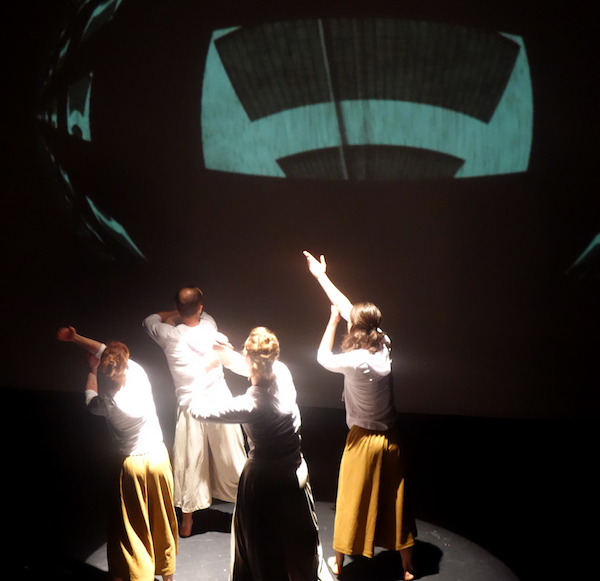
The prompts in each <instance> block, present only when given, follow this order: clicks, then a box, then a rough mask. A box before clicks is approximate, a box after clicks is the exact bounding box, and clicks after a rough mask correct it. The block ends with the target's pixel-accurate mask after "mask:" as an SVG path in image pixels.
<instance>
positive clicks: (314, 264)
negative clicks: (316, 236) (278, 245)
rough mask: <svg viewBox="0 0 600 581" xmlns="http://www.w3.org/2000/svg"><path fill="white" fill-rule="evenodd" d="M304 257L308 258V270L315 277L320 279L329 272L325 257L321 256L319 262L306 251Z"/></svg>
mask: <svg viewBox="0 0 600 581" xmlns="http://www.w3.org/2000/svg"><path fill="white" fill-rule="evenodd" d="M303 254H304V256H306V262H307V263H308V270H310V273H311V274H312V275H313V276H314V277H315V278H319V277H320V276H323V275H324V274H325V273H326V272H327V263H326V262H325V256H323V255H322V254H321V258H320V260H317V259H316V258H315V257H314V256H313V255H312V254H311V253H310V252H308V251H307V250H304V252H303Z"/></svg>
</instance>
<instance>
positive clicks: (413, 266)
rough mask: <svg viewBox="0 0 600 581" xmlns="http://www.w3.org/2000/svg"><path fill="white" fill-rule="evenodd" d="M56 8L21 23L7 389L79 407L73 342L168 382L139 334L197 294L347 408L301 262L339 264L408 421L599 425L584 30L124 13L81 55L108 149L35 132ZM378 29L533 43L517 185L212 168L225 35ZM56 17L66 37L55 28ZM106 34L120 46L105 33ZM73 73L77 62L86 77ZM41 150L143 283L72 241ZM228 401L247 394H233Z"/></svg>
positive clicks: (448, 15)
mask: <svg viewBox="0 0 600 581" xmlns="http://www.w3.org/2000/svg"><path fill="white" fill-rule="evenodd" d="M64 6H65V4H63V3H62V2H58V1H50V2H33V1H30V2H22V3H19V4H18V5H17V6H15V7H13V8H12V9H11V10H12V13H11V14H12V16H11V17H10V18H7V19H5V20H6V22H5V24H6V25H8V28H9V32H8V34H9V38H11V39H12V45H11V47H10V48H9V50H8V51H7V52H5V61H6V68H5V71H6V82H5V87H6V89H5V93H6V96H7V97H8V105H7V106H6V109H5V110H6V112H7V113H8V132H5V136H6V137H8V139H7V145H8V147H7V148H5V154H4V155H5V160H6V161H7V168H8V171H7V172H6V174H5V188H4V193H3V195H2V199H3V202H4V204H3V206H4V210H3V215H4V219H5V223H6V225H5V228H4V229H3V238H4V240H3V256H4V261H5V265H4V267H3V272H4V274H5V278H4V280H5V283H4V290H5V293H4V308H5V329H6V333H5V337H4V338H3V343H4V354H5V361H6V364H5V366H4V369H3V373H2V384H3V385H5V386H6V387H13V388H33V389H50V390H64V391H76V390H78V389H79V388H80V385H81V381H82V379H81V378H82V373H83V363H82V362H81V361H80V358H79V357H78V354H76V353H75V352H74V351H75V350H74V349H69V347H68V346H65V345H61V344H58V343H57V342H56V341H55V340H54V334H55V330H56V328H57V327H58V326H61V325H64V324H72V325H74V326H75V327H76V328H77V329H78V330H80V331H81V332H82V333H84V334H88V335H91V336H94V337H97V338H99V339H102V340H108V339H111V338H120V339H122V340H124V341H126V342H127V343H128V344H130V346H131V348H132V352H133V354H134V357H135V358H137V359H138V360H139V361H141V362H142V363H143V364H144V365H145V366H146V367H147V369H148V370H149V372H150V373H151V375H152V378H153V380H154V382H155V385H161V386H162V385H169V377H168V373H167V372H166V368H165V365H164V361H163V359H162V356H161V354H160V351H159V350H158V348H157V347H156V346H155V345H153V344H152V343H151V341H150V340H149V339H147V338H146V337H145V335H144V333H143V331H142V329H141V327H140V323H141V321H142V319H143V318H144V317H145V316H146V315H147V314H149V313H151V312H153V311H156V310H161V309H168V308H170V307H171V301H172V296H173V293H174V291H175V290H176V289H177V288H178V287H179V286H180V285H183V284H187V283H189V282H193V283H195V284H198V285H200V286H201V287H202V288H203V289H204V291H205V294H206V310H207V312H209V313H211V314H212V315H213V316H214V317H215V318H216V319H217V322H218V323H219V326H220V328H221V330H222V331H223V332H225V333H226V334H228V335H229V336H230V338H231V340H232V341H233V343H234V344H235V345H236V346H238V347H239V346H240V345H241V344H242V342H243V340H244V338H245V336H246V334H247V332H248V330H249V329H250V328H251V327H252V326H255V325H267V326H269V327H271V328H272V329H273V330H274V331H275V332H276V333H277V334H278V335H279V337H280V339H281V343H282V359H283V360H284V361H286V362H287V363H288V364H289V365H290V367H291V369H292V371H293V373H294V377H295V379H296V382H297V385H298V391H299V400H300V403H301V404H303V405H309V406H314V407H341V402H340V387H341V381H340V378H339V377H336V376H334V375H332V374H328V373H326V372H324V371H323V370H321V369H320V368H319V367H318V365H317V364H316V362H315V352H316V347H317V345H318V341H319V338H320V334H321V332H322V329H323V327H324V325H325V323H326V319H327V314H328V305H327V301H326V299H325V298H324V296H322V294H321V292H320V289H319V288H318V285H317V284H316V282H315V281H314V280H313V279H312V277H310V275H309V274H308V272H307V270H306V267H305V264H304V258H303V257H302V255H301V251H302V250H303V249H305V248H307V249H309V250H311V251H313V252H314V253H316V254H319V253H324V254H325V255H326V256H327V258H328V261H329V264H330V274H331V277H332V278H333V280H334V281H335V282H337V283H338V284H339V286H340V287H341V288H342V289H343V290H344V291H345V292H346V293H347V294H348V295H349V297H350V298H351V299H352V300H353V301H360V300H372V301H373V302H375V303H376V304H378V305H379V306H380V307H381V309H382V311H383V313H384V326H385V329H386V330H387V331H388V333H389V334H390V335H391V336H392V338H393V341H394V363H395V376H396V389H397V398H398V407H399V408H400V409H401V410H402V411H405V412H418V413H434V414H459V415H474V416H499V417H540V416H542V417H565V416H567V417H573V416H579V415H586V414H588V413H589V411H590V409H591V406H592V404H593V402H594V399H593V397H592V392H593V390H592V387H593V386H594V383H595V381H596V379H597V372H596V369H595V353H596V348H597V339H596V337H597V333H596V328H597V324H598V314H599V311H598V306H597V304H598V300H597V299H598V292H597V291H598V289H597V286H596V283H595V281H594V280H592V279H591V278H590V277H588V278H577V277H569V276H565V273H566V271H567V270H568V268H569V267H570V265H571V264H572V263H573V262H574V261H575V259H576V258H577V257H578V256H579V255H580V254H581V253H582V252H583V250H584V249H585V248H586V246H587V245H588V244H589V243H590V242H591V240H592V239H593V237H594V236H595V235H596V233H597V232H598V230H600V228H599V220H598V199H597V195H596V192H595V179H594V178H595V166H596V159H595V158H596V155H597V146H596V134H595V130H596V124H597V122H596V117H597V116H596V115H595V114H594V113H595V108H596V103H597V89H595V83H593V63H594V60H593V58H594V57H593V56H592V55H593V54H594V51H593V50H592V49H593V48H594V46H595V44H597V41H596V38H595V36H594V34H593V29H592V24H591V23H590V22H589V18H588V17H587V15H586V13H585V12H583V11H580V10H579V9H578V8H576V7H562V8H558V7H550V6H548V5H546V6H543V7H542V6H541V5H538V4H537V3H530V2H526V3H522V2H519V3H517V2H514V3H505V2H502V3H486V5H485V7H484V6H482V5H480V4H479V3H475V2H473V3H470V2H469V3H461V6H460V7H453V6H449V5H448V4H447V3H443V4H438V3H436V2H419V3H411V2H407V3H402V4H398V3H385V2H374V3H369V7H368V9H367V8H365V7H364V6H362V4H361V3H344V6H343V7H342V6H341V5H334V4H331V3H314V4H311V3H308V4H304V5H303V7H302V9H299V8H297V9H291V8H288V7H284V6H283V5H279V4H278V3H275V2H270V3H269V2H266V3H265V2H260V3H258V2H256V3H255V2H251V3H247V2H240V3H236V2H226V3H218V5H212V6H210V7H207V6H206V5H205V3H198V2H170V3H169V5H168V6H169V7H168V8H167V6H166V4H165V3H162V2H143V3H140V2H136V1H135V0H129V1H128V0H125V2H123V4H122V6H121V8H120V9H119V12H118V13H117V16H116V17H115V19H114V21H113V22H112V23H111V24H110V25H109V27H107V31H108V32H106V34H105V35H104V36H102V34H103V33H100V34H98V35H97V38H96V40H94V41H93V42H90V43H89V45H88V46H87V47H82V49H81V50H80V51H79V56H78V58H79V59H80V60H79V62H80V66H81V71H82V72H84V71H85V69H86V67H88V66H89V67H90V68H91V69H92V70H93V71H94V81H93V89H92V104H91V131H92V142H91V143H82V142H81V141H79V140H77V139H75V138H69V136H65V135H61V134H60V132H56V131H49V130H48V129H47V128H44V127H43V124H40V123H39V122H38V121H37V120H36V119H35V118H34V116H33V115H34V113H35V112H36V110H37V109H36V107H37V106H39V105H40V101H39V92H38V89H39V79H40V78H41V76H42V74H43V72H44V70H45V66H46V64H47V57H48V55H49V54H50V52H51V50H52V49H54V48H55V46H56V35H57V33H58V32H59V31H60V29H61V23H64V12H63V10H64ZM340 15H342V16H355V15H357V16H360V15H379V16H390V17H396V18H406V19H418V20H425V21H441V22H449V23H458V24H465V25H468V26H474V27H478V28H483V29H490V30H495V31H502V32H507V33H511V34H516V35H519V36H522V37H523V39H524V41H525V46H526V50H527V56H528V59H529V66H530V69H531V76H532V83H533V98H534V131H533V146H532V152H531V159H530V166H529V170H528V171H527V172H525V173H520V174H513V175H505V176H490V177H482V178H467V179H454V180H440V181H427V182H362V183H361V182H355V183H344V182H330V181H309V180H291V179H276V178H260V177H251V176H244V175H234V174H225V173H220V172H211V171H207V170H205V169H204V167H203V162H202V148H201V135H200V126H199V116H200V94H201V83H202V76H203V65H204V57H205V54H206V49H207V46H208V40H209V34H210V32H211V31H212V30H213V29H215V28H220V27H224V26H230V25H237V24H242V23H252V22H259V23H260V22H265V21H270V20H278V19H293V18H307V17H317V16H323V17H326V16H340ZM61 18H63V20H61ZM111 27H112V28H111ZM76 62H77V59H76ZM40 133H41V134H42V135H43V136H44V139H45V140H46V142H47V143H51V144H52V147H53V150H54V151H55V153H56V154H57V157H58V158H59V159H60V161H61V163H62V164H63V167H64V168H65V169H66V170H67V171H68V172H69V175H70V177H71V179H72V180H73V183H74V185H75V189H76V190H78V191H79V192H80V194H81V195H87V196H90V197H91V198H92V199H93V200H94V201H95V203H97V204H98V205H100V206H101V207H102V209H103V210H104V211H106V212H107V213H108V214H110V215H111V216H112V217H113V218H115V219H116V220H118V221H119V223H121V224H122V225H124V226H125V228H126V229H127V232H128V233H129V234H130V236H131V237H132V239H133V240H134V241H135V243H136V244H137V245H138V247H139V248H140V249H141V250H142V252H143V253H144V255H145V256H146V257H147V259H148V260H147V262H143V263H136V262H135V261H128V260H127V259H122V260H110V259H105V258H102V257H101V256H100V255H99V254H98V252H97V251H98V248H97V247H94V246H93V245H92V244H90V242H89V240H87V241H86V240H85V239H81V238H80V237H79V236H78V235H77V234H76V232H75V227H76V225H77V224H76V220H75V219H74V217H73V214H72V213H69V212H68V211H66V209H65V204H64V196H63V194H62V193H61V191H60V190H59V189H58V188H57V186H56V182H55V181H54V180H53V179H52V176H51V174H50V172H49V171H48V167H47V165H46V162H45V159H44V155H43V150H42V148H41V145H40V144H41V142H40V140H39V135H40ZM233 385H234V389H242V388H243V385H242V384H240V385H238V384H236V383H235V382H234V383H233Z"/></svg>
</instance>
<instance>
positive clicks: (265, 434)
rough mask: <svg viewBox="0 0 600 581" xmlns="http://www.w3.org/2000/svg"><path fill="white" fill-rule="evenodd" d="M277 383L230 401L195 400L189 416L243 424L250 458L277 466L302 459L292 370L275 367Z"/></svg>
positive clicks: (202, 398) (256, 388)
mask: <svg viewBox="0 0 600 581" xmlns="http://www.w3.org/2000/svg"><path fill="white" fill-rule="evenodd" d="M273 373H274V375H275V380H274V381H273V383H272V384H271V386H270V387H269V388H268V389H265V388H261V387H256V386H251V387H249V388H248V390H247V391H246V393H245V394H244V395H240V396H238V397H234V398H230V399H220V400H218V399H213V398H209V397H197V398H194V399H193V401H192V403H191V404H190V406H189V411H190V413H191V414H192V415H193V416H194V417H196V418H198V419H199V420H202V421H212V422H223V423H234V424H238V423H241V424H244V430H245V431H246V433H247V434H248V440H249V444H250V457H254V458H263V459H267V460H269V461H277V462H283V463H285V462H292V463H294V462H296V463H297V462H298V461H299V458H300V438H299V435H298V430H299V428H300V423H301V420H300V410H299V409H298V405H297V403H296V388H295V386H294V381H293V379H292V374H291V373H290V371H289V369H288V368H287V367H286V366H285V365H284V364H283V363H281V362H280V361H275V362H274V364H273Z"/></svg>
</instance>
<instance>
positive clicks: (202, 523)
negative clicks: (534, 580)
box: [86, 502, 517, 581]
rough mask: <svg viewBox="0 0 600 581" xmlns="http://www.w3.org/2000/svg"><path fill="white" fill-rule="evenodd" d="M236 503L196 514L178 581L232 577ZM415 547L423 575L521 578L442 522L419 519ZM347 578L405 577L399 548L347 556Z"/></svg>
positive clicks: (328, 540)
mask: <svg viewBox="0 0 600 581" xmlns="http://www.w3.org/2000/svg"><path fill="white" fill-rule="evenodd" d="M316 508H317V516H318V519H319V529H320V535H321V543H322V546H323V554H324V557H325V559H327V558H328V557H331V556H333V550H332V549H331V544H332V540H333V518H334V505H333V503H329V502H317V503H316ZM232 511H233V505H232V504H230V503H220V504H216V505H214V506H213V507H212V508H210V509H208V510H205V511H202V512H198V513H196V515H195V523H194V531H193V534H192V536H191V537H189V538H187V539H180V540H179V553H178V555H177V571H176V574H175V581H197V580H198V581H200V580H202V581H228V579H229V569H230V565H229V558H230V547H229V545H230V539H231V535H230V534H229V532H226V531H227V530H229V527H230V525H231V514H232ZM417 528H418V539H417V543H416V546H415V549H414V560H415V572H416V573H417V575H418V577H419V578H422V579H435V580H436V581H469V580H473V581H481V580H484V579H487V580H490V581H517V577H516V575H515V574H514V573H513V572H512V571H511V570H510V569H509V568H508V567H507V566H506V565H505V564H504V563H502V562H501V561H500V560H499V559H498V558H496V557H494V556H493V555H492V554H491V553H489V552H488V551H486V550H485V549H482V548H481V547H479V546H478V545H476V544H475V543H473V542H471V541H469V540H467V539H465V538H463V537H461V536H460V535H457V534H456V533H453V532H451V531H448V530H446V529H443V528H441V527H438V526H435V525H432V524H430V523H426V522H423V521H417ZM86 563H87V564H88V565H90V566H92V567H94V568H95V569H98V570H100V571H107V570H108V566H107V561H106V545H104V544H103V545H102V546H101V547H98V549H97V550H96V551H94V552H93V553H92V554H91V555H90V556H89V557H88V558H87V559H86ZM339 578H340V580H341V581H392V580H396V579H398V580H400V579H403V571H402V565H401V562H400V559H399V557H398V555H397V554H395V553H391V552H389V551H383V550H378V551H377V552H376V554H375V556H374V558H373V559H365V558H361V557H355V558H351V559H350V558H349V559H347V560H346V563H345V567H344V570H343V573H342V575H340V577H339Z"/></svg>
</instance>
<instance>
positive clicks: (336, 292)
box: [303, 250, 352, 320]
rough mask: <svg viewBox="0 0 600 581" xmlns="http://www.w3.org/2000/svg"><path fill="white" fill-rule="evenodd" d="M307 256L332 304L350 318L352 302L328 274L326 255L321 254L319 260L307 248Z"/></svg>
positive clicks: (305, 254)
mask: <svg viewBox="0 0 600 581" xmlns="http://www.w3.org/2000/svg"><path fill="white" fill-rule="evenodd" d="M303 254H304V256H306V262H307V263H308V269H309V270H310V273H311V274H312V275H313V276H314V277H315V278H316V279H317V282H318V283H319V284H320V285H321V288H322V289H323V290H324V291H325V294H326V295H327V296H328V297H329V300H330V301H331V304H332V305H335V306H336V307H337V310H338V311H339V314H341V315H342V317H344V319H346V320H348V317H349V315H350V311H351V309H352V303H351V302H350V300H349V299H348V297H347V296H346V295H345V294H344V293H343V292H342V291H340V289H338V288H337V287H336V286H335V285H334V284H333V283H332V282H331V280H330V279H329V276H327V263H326V262H325V256H323V255H322V254H321V258H320V260H317V259H316V258H315V257H314V256H313V255H312V254H311V253H310V252H308V251H307V250H305V251H304V252H303Z"/></svg>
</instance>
